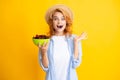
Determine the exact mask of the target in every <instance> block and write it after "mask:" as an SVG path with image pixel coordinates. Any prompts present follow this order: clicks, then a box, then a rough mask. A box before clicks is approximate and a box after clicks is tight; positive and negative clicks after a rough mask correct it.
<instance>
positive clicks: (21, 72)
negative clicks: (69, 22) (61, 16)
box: [0, 0, 120, 80]
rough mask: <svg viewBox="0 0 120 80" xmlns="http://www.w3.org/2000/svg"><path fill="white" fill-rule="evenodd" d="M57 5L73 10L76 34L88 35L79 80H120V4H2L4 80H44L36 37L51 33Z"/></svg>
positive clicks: (13, 0) (0, 71)
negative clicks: (49, 20) (51, 12)
mask: <svg viewBox="0 0 120 80" xmlns="http://www.w3.org/2000/svg"><path fill="white" fill-rule="evenodd" d="M54 4H65V5H67V6H68V7H70V8H71V9H72V11H73V13H74V24H73V33H74V34H78V35H79V34H81V33H82V32H83V31H86V32H87V33H88V39H87V40H84V41H82V46H83V47H82V48H83V58H82V64H81V66H80V67H79V68H77V73H78V78H79V80H120V1H119V0H0V80H44V77H45V73H44V72H43V71H42V69H41V67H40V66H39V63H38V48H37V47H36V46H35V45H34V44H33V42H32V37H33V36H34V35H36V34H45V33H47V32H48V29H49V27H48V25H47V24H46V22H45V20H44V15H45V12H46V10H47V9H48V8H49V7H50V6H52V5H54Z"/></svg>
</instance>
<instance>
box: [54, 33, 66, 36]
mask: <svg viewBox="0 0 120 80" xmlns="http://www.w3.org/2000/svg"><path fill="white" fill-rule="evenodd" d="M55 35H56V36H63V35H64V32H56V33H55Z"/></svg>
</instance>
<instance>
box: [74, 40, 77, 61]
mask: <svg viewBox="0 0 120 80" xmlns="http://www.w3.org/2000/svg"><path fill="white" fill-rule="evenodd" d="M74 58H75V59H78V43H76V42H74Z"/></svg>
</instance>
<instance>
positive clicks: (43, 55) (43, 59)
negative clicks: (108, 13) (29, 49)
mask: <svg viewBox="0 0 120 80" xmlns="http://www.w3.org/2000/svg"><path fill="white" fill-rule="evenodd" d="M47 49H48V43H47V44H46V45H45V44H44V45H43V46H39V62H40V65H41V67H42V69H43V70H44V71H48V68H49V65H48V64H49V61H48V56H47Z"/></svg>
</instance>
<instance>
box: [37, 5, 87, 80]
mask: <svg viewBox="0 0 120 80" xmlns="http://www.w3.org/2000/svg"><path fill="white" fill-rule="evenodd" d="M45 19H46V22H47V23H48V25H49V27H50V41H49V43H44V44H43V45H42V46H40V45H39V61H40V65H41V67H42V69H43V70H44V71H45V72H46V80H78V78H77V74H76V67H78V66H79V65H80V63H81V59H82V46H81V40H82V39H85V38H86V35H87V34H86V33H85V32H83V33H82V34H81V35H80V36H75V35H73V34H72V32H71V26H72V22H73V14H72V12H71V10H70V9H69V8H68V7H66V6H65V5H55V6H53V7H51V8H50V9H48V11H47V13H46V16H45Z"/></svg>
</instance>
